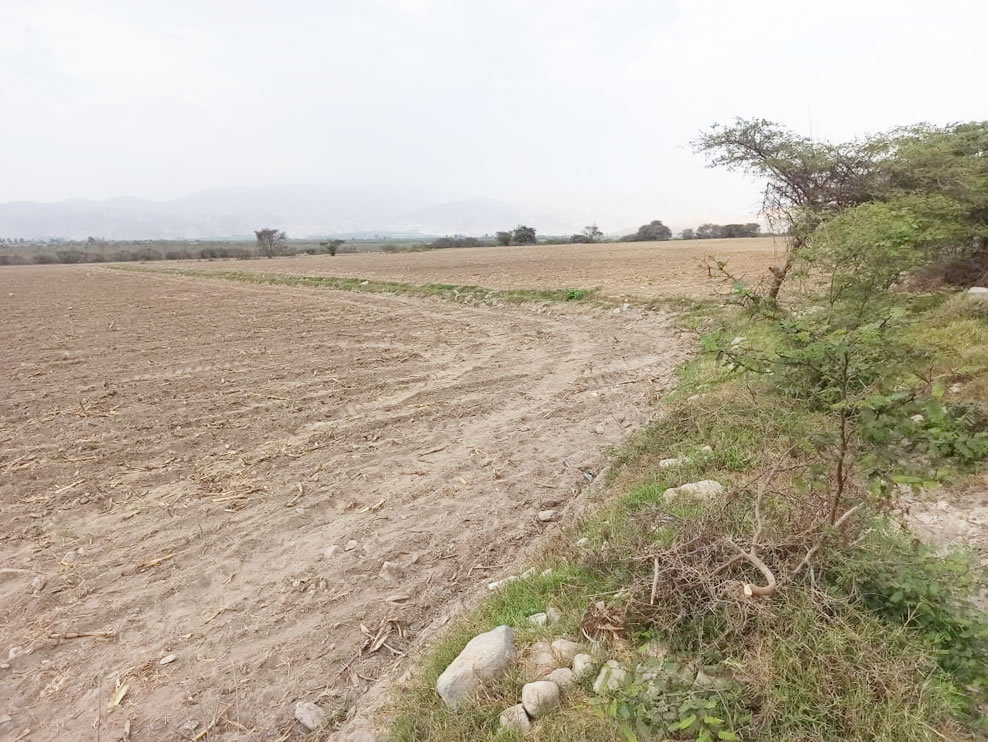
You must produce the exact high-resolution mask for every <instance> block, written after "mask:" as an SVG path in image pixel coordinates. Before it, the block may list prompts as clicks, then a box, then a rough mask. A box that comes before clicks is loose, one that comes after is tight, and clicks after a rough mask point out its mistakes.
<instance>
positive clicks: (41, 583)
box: [31, 575, 45, 593]
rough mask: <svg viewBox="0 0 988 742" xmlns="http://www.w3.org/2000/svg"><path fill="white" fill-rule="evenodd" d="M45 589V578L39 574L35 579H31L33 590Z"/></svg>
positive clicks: (37, 591)
mask: <svg viewBox="0 0 988 742" xmlns="http://www.w3.org/2000/svg"><path fill="white" fill-rule="evenodd" d="M44 589H45V578H44V577H42V576H41V575H38V576H37V577H35V578H34V579H33V580H31V590H32V592H36V593H39V592H41V591H42V590H44Z"/></svg>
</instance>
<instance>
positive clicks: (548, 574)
mask: <svg viewBox="0 0 988 742" xmlns="http://www.w3.org/2000/svg"><path fill="white" fill-rule="evenodd" d="M539 577H552V567H549V569H543V570H542V571H541V572H539Z"/></svg>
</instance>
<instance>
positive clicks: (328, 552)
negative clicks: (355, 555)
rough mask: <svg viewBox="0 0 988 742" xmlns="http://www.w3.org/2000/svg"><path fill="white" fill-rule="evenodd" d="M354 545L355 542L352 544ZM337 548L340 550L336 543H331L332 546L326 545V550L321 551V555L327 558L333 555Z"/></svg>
mask: <svg viewBox="0 0 988 742" xmlns="http://www.w3.org/2000/svg"><path fill="white" fill-rule="evenodd" d="M354 546H356V544H354ZM339 550H340V547H339V546H337V545H336V544H333V545H332V546H327V547H326V550H325V551H324V552H323V553H322V555H323V557H325V558H326V559H329V558H330V557H331V556H333V555H334V554H335V553H336V552H338V551H339Z"/></svg>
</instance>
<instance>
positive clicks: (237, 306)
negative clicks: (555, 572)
mask: <svg viewBox="0 0 988 742" xmlns="http://www.w3.org/2000/svg"><path fill="white" fill-rule="evenodd" d="M389 257H394V256H389ZM271 262H276V261H271ZM265 265H267V261H265ZM579 283H581V282H580V281H579V280H574V281H571V282H569V284H570V285H578V284H579ZM0 307H2V313H3V318H4V322H3V324H2V326H0V339H2V342H0V347H2V350H3V353H2V358H0V381H2V386H3V389H4V394H3V397H2V400H0V412H2V428H0V518H2V529H0V567H2V568H4V570H5V571H4V572H3V573H2V574H0V650H2V651H3V656H0V661H2V662H7V663H8V664H9V668H7V669H0V698H2V699H3V705H2V707H0V714H9V715H11V716H12V717H13V718H12V720H11V721H10V722H8V723H7V724H6V725H5V727H4V728H2V729H0V731H2V732H3V733H4V734H7V733H8V731H10V730H12V731H13V734H14V736H16V735H17V734H18V733H20V731H21V730H23V729H27V728H30V729H31V730H32V734H31V736H30V739H32V740H56V739H94V738H95V737H96V735H95V731H94V727H95V726H99V728H100V729H101V732H102V738H103V739H118V738H120V737H121V736H122V735H123V730H124V727H125V724H128V725H129V728H130V730H131V731H130V738H131V739H134V740H160V739H167V738H171V736H170V735H173V734H178V735H179V736H178V738H182V735H183V734H184V735H185V738H194V737H195V736H196V735H197V734H199V733H201V732H202V731H203V730H204V729H206V728H207V726H208V725H209V724H210V723H212V722H214V721H216V722H217V723H216V724H215V726H213V727H212V728H211V729H210V731H209V736H208V739H231V740H232V739H238V740H275V739H279V738H281V737H282V736H283V735H286V734H287V735H288V736H287V737H285V739H296V738H297V739H300V738H301V737H302V736H303V735H302V733H301V730H300V728H299V727H298V725H297V724H295V723H294V721H293V719H292V711H293V708H294V703H295V701H296V700H317V701H318V702H319V703H320V704H322V705H323V706H325V707H326V708H327V709H333V708H335V707H337V706H339V705H342V704H344V703H345V702H346V701H347V700H350V699H352V698H353V697H354V696H355V695H359V693H360V692H361V691H362V690H363V689H365V688H366V687H367V686H368V685H369V684H370V683H371V682H373V680H374V679H375V678H377V677H378V676H379V675H380V674H381V673H382V672H384V671H385V670H386V669H387V668H388V667H389V666H391V665H392V664H393V663H394V662H395V661H398V659H399V655H398V654H396V653H397V652H401V651H403V650H404V649H405V648H407V647H408V645H409V642H411V641H412V640H413V639H414V637H415V636H416V634H417V632H419V631H421V630H422V628H423V627H425V626H427V625H428V624H429V623H430V621H432V620H433V619H434V618H435V617H436V616H437V615H439V614H440V613H441V612H442V611H443V608H444V606H447V605H449V603H450V601H452V600H453V599H455V598H456V597H457V596H458V595H460V594H462V593H464V592H465V591H472V590H474V589H476V588H477V587H478V586H479V585H482V584H483V583H485V582H486V581H487V580H489V579H492V578H493V577H494V576H497V575H498V574H499V573H502V574H503V569H504V567H505V566H506V565H510V563H511V561H512V559H513V558H514V557H515V555H516V553H517V552H518V549H519V548H521V547H522V546H524V545H526V544H528V543H530V542H531V540H532V539H533V537H535V536H536V535H537V534H538V533H539V532H540V531H542V530H543V529H544V528H545V527H546V526H545V525H544V524H539V523H537V519H536V517H535V516H536V514H537V512H538V511H539V510H540V509H543V508H546V507H549V506H553V507H558V508H560V509H563V510H564V509H565V508H566V506H567V503H568V502H570V501H571V499H572V498H573V496H574V494H575V493H576V492H577V491H578V490H579V488H580V487H581V486H582V483H584V482H585V481H586V477H585V474H584V472H587V471H594V472H596V471H598V470H599V467H600V465H601V462H602V458H603V457H602V454H601V449H602V448H603V447H604V446H606V445H608V444H612V443H616V442H617V441H619V440H621V439H622V438H623V437H624V436H625V435H626V434H627V433H628V432H629V431H630V430H631V429H633V428H634V427H635V426H637V425H639V424H641V423H642V422H643V421H644V420H645V419H646V418H647V416H648V415H649V414H650V407H649V404H648V403H649V400H650V398H651V396H652V395H653V394H654V393H655V391H656V390H657V389H660V388H662V387H663V386H664V385H665V384H667V383H668V382H669V377H670V374H671V371H672V369H673V368H675V366H676V365H677V364H678V363H679V362H680V361H681V360H682V354H683V348H684V346H685V345H686V343H685V341H684V340H682V339H680V338H679V337H678V334H677V333H676V331H675V330H674V329H672V327H671V326H670V324H669V323H668V321H667V320H666V319H665V318H664V317H663V316H662V315H659V314H656V313H650V312H639V311H637V310H631V311H628V312H623V313H620V314H614V313H610V312H606V313H605V312H601V311H597V310H591V309H578V308H572V307H564V306H561V305H553V306H549V307H546V306H543V305H519V306H508V307H487V306H462V305H456V304H452V303H448V302H443V301H439V300H427V299H416V298H401V297H393V296H385V295H371V294H361V293H345V292H331V291H324V290H316V289H296V288H288V287H284V286H264V285H242V284H237V283H232V282H222V281H209V280H201V279H194V278H181V277H174V276H162V275H152V274H136V273H124V272H119V271H112V270H108V269H105V268H98V267H84V266H44V267H17V268H9V269H5V270H2V271H0ZM351 540H352V541H355V542H356V544H357V546H356V547H355V548H353V549H352V550H350V551H346V550H345V549H344V546H345V545H346V544H347V543H348V542H349V541H351ZM331 545H337V546H339V547H340V549H339V551H337V552H336V553H335V554H333V555H331V556H328V557H327V556H326V555H325V552H326V549H327V547H330V546H331ZM385 562H390V563H391V566H389V567H385V566H384V563H385ZM478 567H489V568H490V569H478ZM17 570H24V571H17ZM38 578H40V579H38ZM41 581H43V583H44V584H43V585H42V586H40V588H39V585H40V583H41ZM36 588H39V589H36ZM362 626H363V629H362ZM382 627H383V631H381V635H383V636H384V637H385V640H384V642H383V643H379V642H372V643H370V646H376V649H375V651H373V652H369V651H366V650H367V649H368V648H369V647H368V646H367V645H368V636H367V634H366V633H365V631H364V629H366V630H367V631H369V632H370V633H371V635H372V637H370V638H371V639H372V640H373V638H375V637H378V635H379V630H380V629H382ZM11 648H18V649H15V651H14V652H13V654H14V655H16V656H13V657H12V658H11V659H9V660H8V659H6V655H7V654H8V653H9V652H10V649H11ZM362 648H364V649H363V651H362ZM19 651H27V652H28V653H26V654H18V652H19ZM169 654H174V655H175V656H176V659H175V661H174V662H171V663H170V664H166V665H160V664H159V660H160V659H161V658H162V657H164V656H166V655H169ZM118 683H119V686H122V685H124V684H126V685H127V689H126V694H125V695H124V696H123V698H122V700H121V701H120V703H119V705H118V706H115V707H109V706H108V700H110V699H111V697H113V694H114V692H117V693H118V694H119V692H120V690H119V686H118ZM217 719H218V721H217ZM183 730H184V731H183Z"/></svg>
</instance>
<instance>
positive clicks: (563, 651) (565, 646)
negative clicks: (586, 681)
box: [552, 639, 582, 665]
mask: <svg viewBox="0 0 988 742" xmlns="http://www.w3.org/2000/svg"><path fill="white" fill-rule="evenodd" d="M581 649H582V647H581V646H580V645H579V644H577V643H576V642H571V641H570V640H569V639H556V641H554V642H553V643H552V651H553V652H554V653H555V655H556V656H557V657H558V658H559V659H561V660H562V661H563V662H564V663H566V664H567V665H568V664H569V663H571V662H572V661H573V658H574V657H576V655H578V654H579V653H580V650H581Z"/></svg>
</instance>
